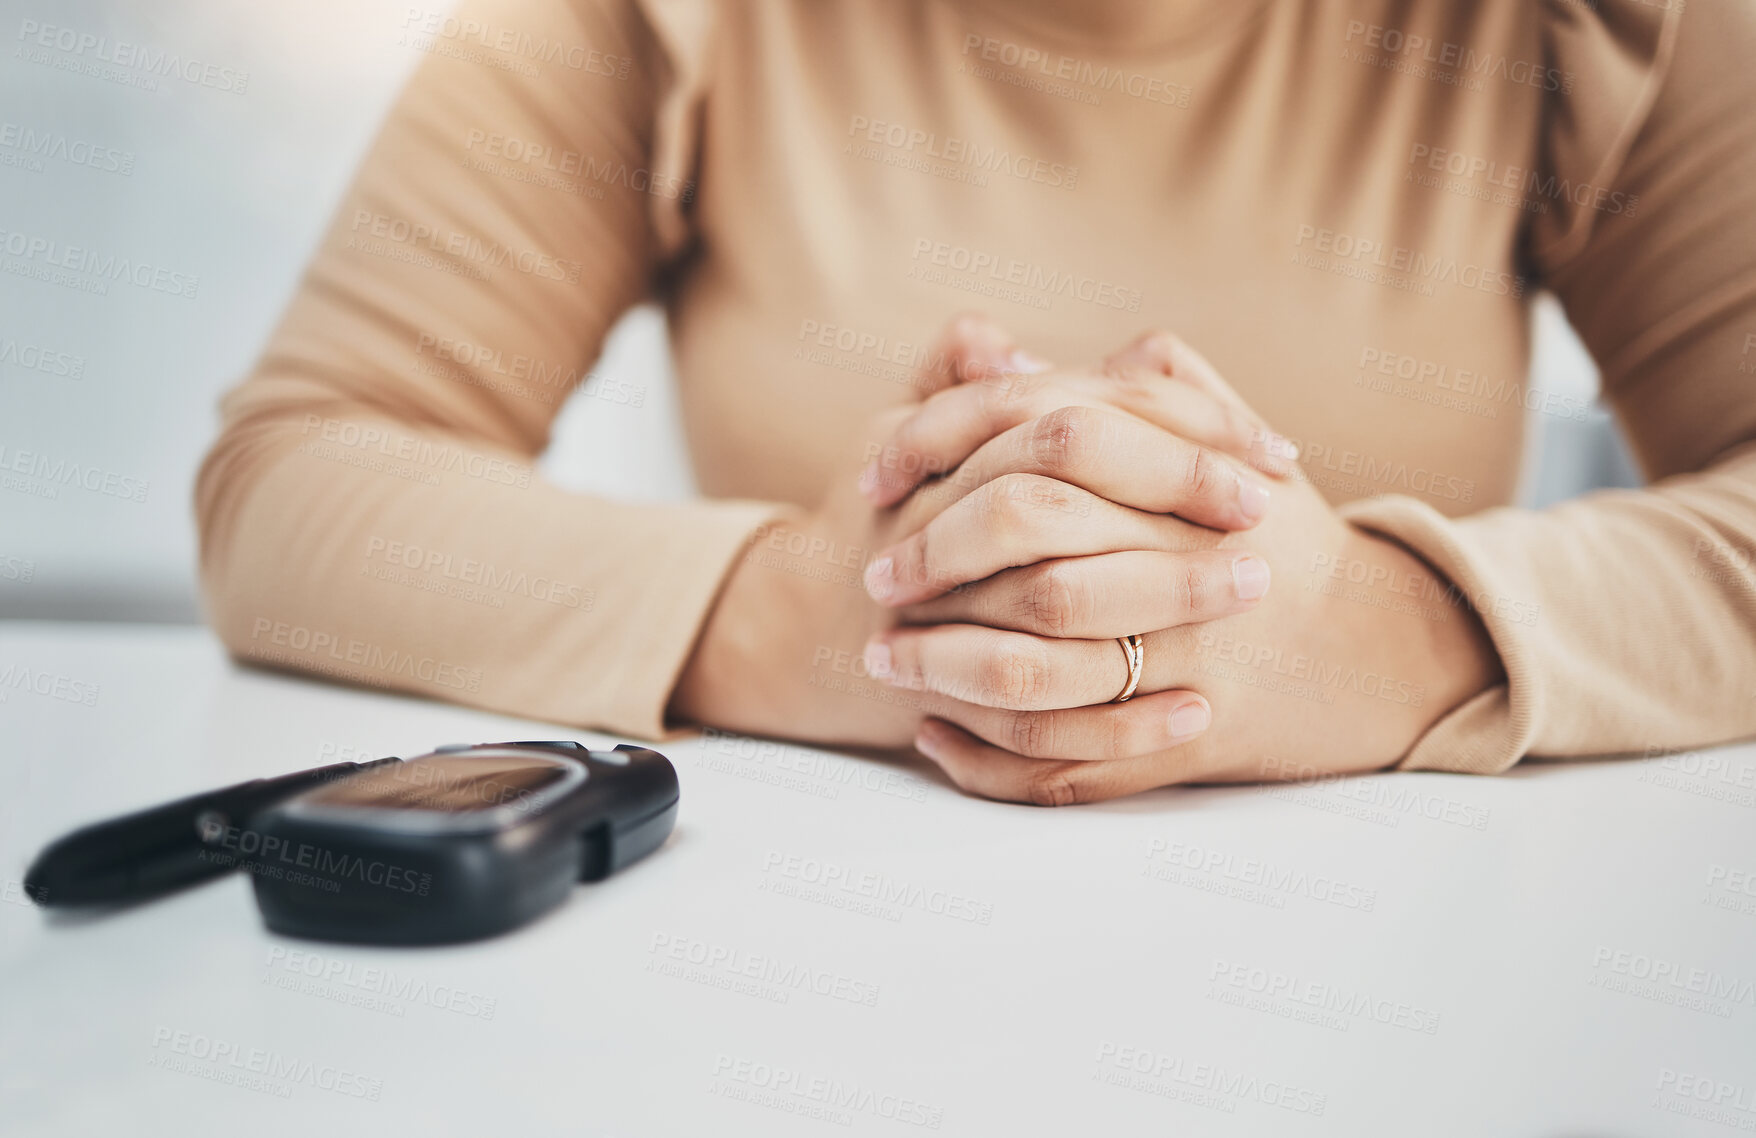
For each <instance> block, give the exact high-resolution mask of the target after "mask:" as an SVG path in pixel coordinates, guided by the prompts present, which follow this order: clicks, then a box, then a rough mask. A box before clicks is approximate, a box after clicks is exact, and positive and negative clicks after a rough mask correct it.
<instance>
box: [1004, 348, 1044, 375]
mask: <svg viewBox="0 0 1756 1138" xmlns="http://www.w3.org/2000/svg"><path fill="white" fill-rule="evenodd" d="M1006 366H1007V368H1008V369H1009V370H1011V371H1016V372H1023V373H1024V374H1025V375H1039V374H1041V373H1042V372H1045V371H1048V370H1049V361H1048V360H1045V359H1043V358H1042V357H1040V356H1033V355H1031V354H1030V353H1029V352H1027V351H1025V350H1024V349H1023V348H1014V349H1013V350H1012V354H1011V355H1010V356H1008V357H1007V358H1006Z"/></svg>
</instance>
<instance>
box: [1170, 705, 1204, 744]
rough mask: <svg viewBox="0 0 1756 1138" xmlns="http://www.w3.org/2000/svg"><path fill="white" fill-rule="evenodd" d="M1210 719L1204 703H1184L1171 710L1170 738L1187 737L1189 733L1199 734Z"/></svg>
mask: <svg viewBox="0 0 1756 1138" xmlns="http://www.w3.org/2000/svg"><path fill="white" fill-rule="evenodd" d="M1212 719H1213V716H1212V714H1211V713H1210V712H1209V711H1208V710H1207V705H1206V704H1205V703H1185V704H1184V705H1183V706H1182V707H1179V708H1178V709H1177V710H1175V711H1173V712H1171V738H1173V739H1187V738H1188V737H1189V736H1191V735H1199V734H1201V733H1202V732H1203V731H1205V730H1207V725H1208V723H1210V722H1211V721H1212Z"/></svg>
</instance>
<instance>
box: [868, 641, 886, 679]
mask: <svg viewBox="0 0 1756 1138" xmlns="http://www.w3.org/2000/svg"><path fill="white" fill-rule="evenodd" d="M866 671H867V672H868V673H869V674H871V675H874V676H877V677H878V678H879V679H884V678H885V677H887V676H889V675H890V645H888V644H886V643H884V641H882V640H873V641H870V642H868V643H867V645H866Z"/></svg>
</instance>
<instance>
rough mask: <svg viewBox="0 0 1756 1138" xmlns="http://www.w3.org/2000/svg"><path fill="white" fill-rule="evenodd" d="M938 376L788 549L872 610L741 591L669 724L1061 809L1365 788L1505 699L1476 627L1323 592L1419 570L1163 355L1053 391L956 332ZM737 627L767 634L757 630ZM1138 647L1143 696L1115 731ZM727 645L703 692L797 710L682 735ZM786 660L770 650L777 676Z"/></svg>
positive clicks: (879, 436)
mask: <svg viewBox="0 0 1756 1138" xmlns="http://www.w3.org/2000/svg"><path fill="white" fill-rule="evenodd" d="M942 358H943V359H944V360H945V361H946V366H945V368H944V379H945V382H947V383H948V386H945V387H944V388H943V389H942V390H939V391H937V392H935V393H934V394H932V395H930V396H929V397H928V398H926V399H925V400H924V401H923V402H922V403H920V404H917V405H913V406H911V407H909V408H907V409H904V410H902V411H899V412H893V413H891V414H889V415H887V416H885V417H884V418H883V419H881V420H880V421H879V422H878V423H877V424H875V425H874V428H873V434H872V437H871V438H870V439H869V440H868V442H867V445H866V447H865V450H864V453H863V457H864V458H866V462H865V466H864V468H863V470H862V471H861V473H860V475H859V477H858V480H857V487H858V492H857V494H856V493H851V492H848V491H849V489H850V488H847V487H845V486H837V487H832V488H831V492H830V494H829V500H828V501H827V502H826V505H825V506H824V508H823V509H821V510H819V511H818V512H817V514H816V515H814V516H813V517H811V518H809V519H804V520H802V521H800V522H797V523H783V525H786V524H791V525H796V526H798V528H800V529H803V530H805V531H806V532H808V533H811V534H812V535H813V537H814V539H815V540H817V541H823V540H825V539H824V534H825V533H828V534H830V535H832V536H833V537H834V539H835V540H839V541H841V542H842V543H843V544H844V547H845V546H846V544H847V543H848V542H850V541H855V540H860V541H865V542H867V543H868V544H867V546H866V548H868V549H871V550H872V551H873V553H872V555H871V556H870V557H869V558H867V560H866V566H865V570H864V574H863V580H862V582H861V583H862V584H863V586H864V590H865V593H866V595H867V596H866V597H861V598H859V602H860V603H853V602H850V601H849V599H848V597H847V595H846V594H847V593H848V592H850V591H851V590H850V589H848V588H847V585H846V583H843V584H842V585H840V586H833V585H827V586H826V585H825V584H824V583H822V582H815V583H811V584H800V583H799V582H797V581H795V582H794V583H792V584H791V585H787V584H785V583H782V584H781V588H780V592H782V593H786V594H788V595H786V596H780V595H772V594H773V591H772V590H771V595H769V596H768V597H767V598H766V601H764V599H763V598H762V597H761V596H760V595H759V594H757V593H752V592H750V588H751V586H752V585H753V582H752V581H751V580H750V574H749V573H748V572H746V571H742V570H741V571H740V572H739V573H738V574H736V575H735V576H734V578H733V580H732V582H731V583H730V584H729V585H728V589H727V596H726V598H725V599H724V600H722V602H721V605H720V611H719V612H716V615H715V619H714V620H713V621H712V622H711V623H710V625H709V629H708V632H707V633H706V634H704V639H703V645H702V649H701V650H700V651H698V653H697V659H696V661H695V662H693V663H692V666H691V668H690V669H689V671H688V672H687V673H686V674H685V678H684V684H683V685H682V687H681V688H680V692H679V695H680V697H681V700H682V703H683V706H682V707H681V710H682V711H683V713H684V714H688V715H691V716H692V717H695V718H698V719H700V720H701V721H702V722H709V723H719V724H720V725H724V726H733V727H737V728H739V729H744V730H752V731H756V732H760V733H765V734H782V735H791V736H793V737H801V738H807V739H813V740H819V741H825V742H841V743H852V744H864V745H868V746H876V747H887V746H897V745H901V744H903V743H904V742H907V743H912V744H913V746H914V747H915V749H917V750H918V751H920V752H921V753H922V754H924V755H926V756H927V757H929V758H931V759H932V760H933V761H935V762H936V763H938V764H939V765H940V766H941V767H942V768H943V769H944V770H945V771H946V773H947V774H948V775H949V776H950V777H951V779H952V780H953V781H955V782H956V783H957V784H958V785H959V786H961V787H963V788H964V789H966V790H968V791H971V792H973V793H977V794H982V795H985V796H988V797H993V798H1002V799H1009V800H1016V801H1023V802H1032V803H1037V804H1042V805H1063V804H1067V803H1073V802H1084V801H1092V800H1096V799H1102V798H1110V797H1115V796H1118V795H1123V794H1130V793H1134V792H1137V791H1140V790H1145V789H1148V788H1151V787H1156V786H1163V785H1167V784H1171V783H1180V782H1191V781H1233V780H1255V779H1274V778H1300V777H1312V776H1317V775H1322V774H1327V773H1332V772H1344V771H1360V770H1372V769H1379V768H1382V767H1384V766H1387V765H1389V764H1391V763H1393V762H1395V761H1396V760H1397V759H1398V758H1399V757H1400V756H1401V755H1402V754H1404V753H1405V752H1406V751H1407V750H1408V748H1409V747H1410V746H1412V745H1413V743H1414V742H1415V741H1416V739H1418V738H1419V736H1420V734H1421V733H1422V732H1424V731H1425V730H1426V729H1427V728H1428V727H1429V726H1430V725H1431V724H1432V723H1433V722H1434V721H1436V720H1437V719H1438V718H1439V717H1440V716H1441V715H1443V714H1444V713H1445V712H1446V711H1448V710H1450V709H1451V708H1452V707H1455V706H1456V705H1457V704H1459V703H1461V702H1463V701H1464V700H1465V699H1467V698H1468V697H1469V696H1471V695H1474V694H1475V693H1477V692H1479V691H1481V690H1483V689H1484V688H1486V687H1487V686H1489V684H1490V683H1491V682H1492V680H1493V679H1494V678H1495V672H1496V668H1497V659H1496V657H1495V656H1494V653H1493V652H1492V649H1491V646H1490V645H1489V644H1488V642H1487V639H1486V636H1485V634H1484V633H1483V632H1482V629H1481V627H1480V625H1479V623H1478V622H1477V621H1476V620H1475V618H1474V617H1473V616H1472V615H1471V614H1470V613H1469V611H1468V608H1467V605H1465V604H1462V603H1452V604H1442V605H1440V606H1439V607H1438V608H1436V609H1434V610H1433V612H1432V613H1430V614H1429V615H1425V616H1421V615H1410V614H1408V613H1406V612H1404V611H1400V610H1399V609H1397V608H1395V607H1393V606H1387V605H1379V604H1373V603H1371V599H1370V598H1369V597H1367V598H1361V597H1359V596H1357V595H1354V594H1353V593H1352V592H1351V591H1349V590H1336V589H1331V588H1327V587H1325V582H1326V581H1327V580H1328V579H1329V575H1328V573H1327V572H1326V570H1328V569H1331V568H1333V567H1334V566H1337V565H1349V566H1351V565H1355V564H1357V565H1359V566H1360V567H1361V571H1362V573H1366V572H1370V573H1372V574H1375V575H1373V576H1372V579H1373V580H1383V579H1387V578H1389V577H1390V576H1391V575H1393V574H1403V575H1404V578H1406V575H1408V574H1417V575H1419V574H1425V575H1427V576H1429V577H1430V576H1431V575H1432V570H1431V569H1429V568H1428V567H1427V566H1426V565H1425V564H1424V563H1422V562H1421V561H1420V560H1419V559H1418V558H1416V557H1414V556H1413V555H1412V554H1410V553H1409V552H1407V551H1406V550H1403V549H1402V548H1401V547H1399V546H1396V545H1395V544H1394V543H1391V542H1389V541H1386V540H1384V539H1381V538H1377V537H1374V536H1371V535H1369V534H1366V533H1364V532H1362V531H1360V530H1358V529H1356V528H1354V527H1352V526H1350V525H1348V524H1347V523H1346V522H1345V521H1343V520H1342V519H1341V518H1340V517H1339V516H1338V515H1337V514H1336V513H1335V511H1334V510H1333V509H1332V508H1331V507H1330V506H1329V504H1328V503H1327V502H1326V501H1324V499H1323V498H1322V497H1321V495H1319V494H1318V493H1317V492H1316V491H1315V489H1313V488H1312V487H1311V485H1310V484H1309V483H1308V482H1307V481H1305V480H1304V479H1303V478H1302V477H1301V476H1300V471H1299V467H1298V465H1297V462H1296V457H1297V451H1296V449H1295V448H1294V447H1293V446H1292V444H1291V443H1290V442H1289V441H1288V440H1286V439H1285V438H1283V437H1282V436H1280V435H1278V434H1276V433H1275V432H1274V431H1273V430H1271V429H1270V428H1269V427H1268V425H1267V424H1266V423H1265V422H1264V421H1263V420H1262V418H1261V417H1260V416H1259V415H1257V414H1256V413H1255V411H1253V410H1252V409H1251V408H1250V407H1249V406H1248V405H1247V404H1246V403H1245V402H1244V401H1243V400H1242V399H1241V398H1240V397H1239V396H1238V395H1237V393H1236V392H1235V391H1233V389H1232V388H1231V387H1230V386H1229V385H1228V384H1227V383H1226V382H1225V381H1224V380H1223V379H1222V378H1221V377H1220V376H1219V374H1218V373H1217V372H1216V371H1215V370H1214V369H1213V368H1212V366H1211V365H1210V364H1208V362H1207V361H1206V360H1205V359H1203V358H1202V357H1201V356H1200V355H1199V354H1197V353H1196V352H1195V351H1194V350H1193V349H1191V348H1189V347H1188V346H1187V345H1185V344H1183V343H1182V342H1181V341H1180V340H1178V339H1177V338H1176V337H1174V336H1171V335H1168V334H1165V333H1153V334H1149V335H1146V336H1142V337H1141V338H1139V339H1138V340H1136V341H1135V342H1134V343H1132V344H1130V345H1128V346H1127V347H1125V348H1123V349H1122V350H1120V351H1118V352H1117V353H1115V354H1113V355H1111V356H1109V357H1108V358H1107V359H1105V360H1104V361H1102V362H1101V363H1100V364H1098V365H1096V366H1094V367H1087V368H1060V367H1052V366H1049V365H1047V364H1045V363H1042V362H1041V361H1037V360H1035V359H1034V358H1032V357H1030V356H1029V355H1027V354H1025V353H1023V352H1021V351H1020V350H1019V349H1017V348H1016V347H1015V346H1014V345H1013V343H1012V340H1011V338H1010V336H1009V335H1008V334H1007V333H1006V332H1005V331H1003V330H1002V329H1000V328H998V327H997V326H995V325H993V324H992V323H990V322H987V321H985V320H983V319H981V318H975V317H964V318H960V319H959V320H958V321H956V322H955V323H954V324H953V327H952V329H951V331H950V332H949V333H948V335H947V339H946V343H945V350H944V353H943V355H942ZM850 481H851V480H850ZM862 513H863V514H864V516H863V517H862V516H861V515H862ZM793 576H794V577H801V576H802V575H801V574H799V573H797V572H795V573H794V574H793ZM826 590H833V591H832V592H831V591H826ZM1435 591H1436V592H1438V593H1439V595H1441V596H1443V595H1444V594H1443V589H1442V587H1441V588H1439V589H1437V590H1435ZM836 593H839V594H840V595H839V596H837V595H835V594H836ZM868 597H869V599H867V598H868ZM728 604H730V605H732V606H733V607H734V608H737V609H742V610H743V611H744V612H745V613H747V614H753V613H754V612H755V611H757V610H758V609H760V608H762V607H767V608H768V609H769V612H770V616H771V622H770V625H769V628H768V630H767V631H766V632H764V631H759V630H757V629H755V628H753V627H751V625H750V622H749V621H739V620H736V619H732V618H730V617H729V616H728V615H727V614H726V613H725V612H724V610H725V609H726V606H727V605H728ZM781 610H785V614H789V615H783V614H782V612H781ZM775 618H778V619H775ZM728 621H729V623H730V626H731V627H730V629H728V628H727V627H725V625H726V624H727V623H728ZM777 625H778V626H779V627H778V629H777V627H776V626H777ZM716 626H719V627H717V628H716ZM788 626H791V627H793V628H795V629H797V631H794V632H791V633H789V632H787V631H785V629H786V628H787V627H788ZM801 626H808V628H809V630H808V631H807V630H806V629H805V628H804V627H801ZM740 627H741V628H743V630H744V631H743V633H742V634H741V636H739V635H738V634H736V629H738V628H740ZM801 633H802V635H801ZM1131 634H1139V635H1140V636H1141V637H1142V640H1143V645H1144V661H1143V667H1142V669H1141V675H1140V678H1139V682H1138V686H1137V688H1136V691H1135V694H1134V695H1133V697H1132V698H1130V699H1129V700H1127V701H1126V702H1112V701H1113V700H1114V699H1115V697H1116V696H1117V695H1118V694H1119V693H1120V692H1122V691H1123V689H1124V688H1125V686H1126V685H1127V684H1128V682H1129V680H1130V663H1129V655H1128V652H1127V651H1126V650H1125V648H1124V647H1123V645H1122V643H1121V641H1120V640H1119V639H1118V638H1122V637H1127V636H1129V635H1131ZM728 635H730V638H731V639H734V640H739V639H741V640H742V642H743V645H742V651H741V652H739V653H737V654H736V659H732V660H722V662H721V664H720V665H719V667H718V669H716V670H717V671H718V672H719V673H720V674H721V675H722V676H723V675H724V674H725V672H726V670H727V669H729V668H733V667H738V666H742V667H743V668H745V669H763V668H765V667H766V666H767V665H769V664H772V663H774V662H775V661H776V659H783V660H784V659H785V658H787V657H790V661H787V662H790V663H791V664H792V665H793V667H792V668H787V667H785V666H784V664H783V666H782V667H781V669H780V671H781V672H782V673H783V674H785V673H790V678H791V682H790V683H789V682H786V681H784V680H783V681H782V682H781V683H780V684H779V685H762V684H759V683H758V684H754V685H753V684H751V683H750V682H749V681H748V679H746V681H745V682H744V684H743V685H742V686H743V687H744V688H745V692H744V698H743V700H742V705H741V708H740V709H739V710H737V711H733V710H732V709H731V708H729V707H725V706H721V707H720V708H719V709H717V713H716V709H715V708H713V707H702V706H701V705H702V704H703V703H704V702H707V703H712V702H719V703H721V704H722V705H723V704H724V702H725V701H724V698H718V699H717V700H716V698H715V697H714V694H713V692H712V691H711V690H710V689H713V688H714V687H715V685H714V684H713V682H712V681H711V678H710V677H709V676H706V675H703V674H702V673H703V672H705V671H707V670H708V669H709V668H710V667H711V663H710V660H704V659H703V657H704V655H705V656H708V657H710V658H711V656H712V655H713V654H714V652H715V644H716V641H717V642H718V644H719V645H720V646H722V647H723V645H724V643H725V642H726V640H727V639H728ZM856 638H857V639H859V640H860V641H861V642H860V643H859V644H858V646H857V647H852V646H853V642H854V641H855V639H856ZM777 639H778V640H779V641H783V642H786V641H790V648H789V647H787V646H785V645H784V644H783V645H782V646H780V650H779V652H778V653H774V652H772V651H771V649H770V647H768V646H767V645H768V643H769V642H770V641H774V640H777ZM807 644H809V645H810V656H811V660H812V666H811V668H810V669H808V670H804V674H803V675H802V676H800V675H799V672H798V671H797V670H795V669H797V668H798V666H799V665H800V664H802V663H803V661H804V655H805V647H806V645H807ZM849 647H852V650H853V653H855V654H854V655H853V656H852V658H853V659H855V660H856V661H857V662H858V664H859V666H858V667H853V668H843V669H842V670H841V673H840V674H838V675H836V676H834V677H831V682H824V680H825V677H824V676H823V674H822V671H823V670H822V666H821V665H822V663H823V662H824V660H825V658H826V656H827V657H828V658H829V659H834V660H845V659H848V658H849V652H848V649H849ZM769 670H770V671H772V670H773V669H772V668H770V669H769ZM718 686H719V688H720V692H721V697H723V696H725V695H727V694H729V690H730V688H731V687H734V686H738V685H726V684H721V685H718ZM862 705H863V706H862ZM727 718H730V719H732V720H733V721H732V722H730V723H727V722H725V720H726V719H727ZM778 719H786V720H787V722H784V723H782V722H777V721H776V720H778ZM905 733H906V739H905V738H904V737H903V736H904V735H905Z"/></svg>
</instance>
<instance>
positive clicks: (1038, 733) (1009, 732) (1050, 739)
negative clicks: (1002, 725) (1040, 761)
mask: <svg viewBox="0 0 1756 1138" xmlns="http://www.w3.org/2000/svg"><path fill="white" fill-rule="evenodd" d="M1054 735H1055V728H1054V722H1053V719H1052V717H1050V716H1048V715H1044V714H1043V713H1041V712H1036V711H1018V712H1014V713H1013V714H1012V715H1011V717H1010V718H1009V720H1008V722H1007V725H1006V745H1007V747H1008V748H1009V749H1010V750H1011V751H1012V752H1013V753H1014V754H1019V755H1024V756H1027V757H1029V758H1042V757H1044V756H1046V755H1048V754H1049V753H1050V750H1051V748H1052V747H1053V745H1054Z"/></svg>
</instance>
